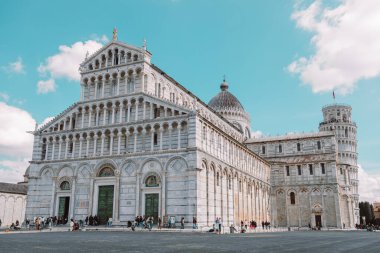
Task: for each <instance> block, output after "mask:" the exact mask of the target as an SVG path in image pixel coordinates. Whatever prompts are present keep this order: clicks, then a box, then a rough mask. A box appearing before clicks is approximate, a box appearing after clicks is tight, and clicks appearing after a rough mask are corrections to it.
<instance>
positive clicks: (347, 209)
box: [319, 104, 360, 228]
mask: <svg viewBox="0 0 380 253" xmlns="http://www.w3.org/2000/svg"><path fill="white" fill-rule="evenodd" d="M322 112H323V122H321V123H320V124H319V131H321V132H322V131H333V132H334V133H335V138H336V142H337V146H338V159H337V167H336V168H337V169H336V173H337V178H338V184H339V189H338V190H339V196H340V206H341V210H342V211H341V217H342V224H344V226H345V227H346V228H347V227H354V226H355V224H359V223H360V219H359V194H358V184H359V180H358V166H357V158H358V153H357V139H356V133H357V126H356V123H355V122H353V121H352V114H351V112H352V108H351V106H349V105H344V104H332V105H327V106H325V107H323V108H322Z"/></svg>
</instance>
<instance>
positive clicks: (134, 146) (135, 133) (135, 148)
mask: <svg viewBox="0 0 380 253" xmlns="http://www.w3.org/2000/svg"><path fill="white" fill-rule="evenodd" d="M136 131H137V130H136ZM133 134H134V141H133V152H134V153H136V151H137V132H134V133H133Z"/></svg>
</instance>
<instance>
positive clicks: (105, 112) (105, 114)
mask: <svg viewBox="0 0 380 253" xmlns="http://www.w3.org/2000/svg"><path fill="white" fill-rule="evenodd" d="M106 116H107V108H106V107H104V108H103V126H105V125H106Z"/></svg>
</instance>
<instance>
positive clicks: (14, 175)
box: [0, 102, 51, 183]
mask: <svg viewBox="0 0 380 253" xmlns="http://www.w3.org/2000/svg"><path fill="white" fill-rule="evenodd" d="M50 120H51V117H49V118H46V119H45V120H44V122H47V121H50ZM0 122H1V124H0V181H1V182H9V183H16V182H20V181H22V180H23V178H22V176H23V175H24V173H25V170H26V169H27V167H28V166H29V162H28V161H29V160H30V159H31V157H32V149H33V135H32V134H30V133H27V131H33V130H34V129H35V124H36V121H35V120H34V119H33V117H32V116H31V115H30V114H29V113H28V112H27V111H25V110H22V109H20V108H17V107H14V106H10V105H8V104H6V103H4V102H0ZM44 122H43V123H42V124H44Z"/></svg>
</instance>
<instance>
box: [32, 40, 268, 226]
mask: <svg viewBox="0 0 380 253" xmlns="http://www.w3.org/2000/svg"><path fill="white" fill-rule="evenodd" d="M150 58H151V54H150V53H149V52H148V51H147V50H146V49H145V48H144V47H143V48H137V47H133V46H131V45H128V44H125V43H122V42H119V41H116V40H114V41H112V42H110V43H108V44H107V45H105V46H104V47H103V48H102V49H100V50H99V51H98V52H96V53H94V54H93V55H92V56H90V57H89V58H87V59H86V60H85V61H84V62H83V63H82V64H81V68H80V72H81V96H80V97H81V99H80V101H78V102H77V103H75V104H73V105H71V106H70V107H68V108H67V109H66V110H65V111H64V112H62V113H61V114H59V115H58V116H56V117H55V118H54V119H53V120H52V121H51V122H49V123H47V124H46V125H45V126H42V127H41V128H39V129H36V130H35V131H34V140H35V141H34V150H33V160H32V161H31V164H30V169H29V173H28V179H29V190H28V200H27V209H26V217H28V218H32V217H35V216H45V217H47V216H58V215H60V214H61V215H62V214H63V213H64V214H65V216H67V217H68V218H70V217H74V218H76V219H84V218H85V217H86V216H89V215H95V214H97V215H99V212H100V210H99V208H100V207H99V205H100V204H99V201H100V202H103V200H104V199H103V198H102V197H99V196H101V193H100V191H102V190H101V189H103V188H102V186H112V187H113V188H112V189H113V190H112V191H113V197H112V202H110V203H108V202H107V203H108V204H106V205H107V208H110V209H109V210H112V214H111V216H112V218H113V220H114V223H115V224H126V222H127V221H128V220H133V219H134V217H135V216H137V215H145V214H147V210H145V209H146V208H151V207H150V204H149V205H148V204H147V203H146V202H149V201H151V199H150V197H149V196H151V195H152V194H153V195H156V196H158V202H157V203H155V204H152V205H154V207H153V209H154V211H156V212H157V213H155V214H156V216H160V217H163V216H165V215H168V216H175V217H176V220H177V222H178V221H179V220H180V218H181V217H185V220H186V222H187V223H191V222H192V217H193V216H195V217H197V219H198V222H199V225H200V226H212V224H213V223H214V220H215V219H216V217H221V218H222V220H223V221H224V223H225V225H227V224H231V223H235V224H239V223H240V221H241V220H256V221H258V222H261V221H269V220H270V219H271V216H270V201H269V197H270V184H269V180H270V166H269V163H268V162H266V161H265V160H263V159H262V158H260V157H259V156H258V155H256V154H255V153H254V152H252V151H251V150H249V149H248V148H247V147H246V146H245V145H244V143H243V142H244V140H245V139H246V135H247V134H248V132H247V131H249V129H246V130H245V132H243V131H241V129H240V128H239V127H237V125H236V124H233V122H229V121H227V120H226V119H225V118H223V117H221V116H220V115H219V114H218V113H216V112H215V111H214V110H212V109H211V108H210V107H209V106H208V105H206V104H205V103H203V102H202V101H201V100H199V99H198V98H197V97H196V96H194V95H193V94H191V93H190V92H189V91H188V90H186V89H185V88H184V87H183V86H181V85H180V84H178V83H177V82H176V81H175V80H174V79H172V78H171V77H170V76H168V75H166V74H165V73H164V72H163V71H162V70H161V69H159V68H158V67H156V66H155V65H153V64H151V63H150ZM152 180H153V181H152ZM151 182H154V184H151ZM105 199H108V197H107V198H105ZM65 201H67V202H65ZM63 203H66V204H63ZM149 203H150V202H149ZM152 203H153V202H152ZM107 210H108V209H107ZM150 210H151V209H150Z"/></svg>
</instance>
